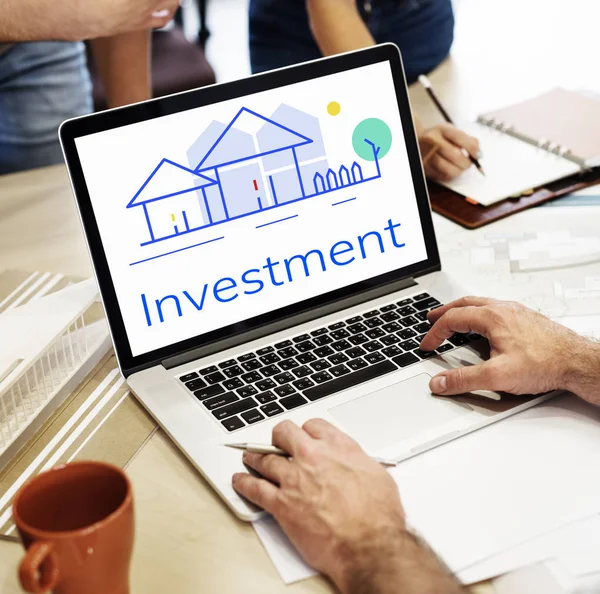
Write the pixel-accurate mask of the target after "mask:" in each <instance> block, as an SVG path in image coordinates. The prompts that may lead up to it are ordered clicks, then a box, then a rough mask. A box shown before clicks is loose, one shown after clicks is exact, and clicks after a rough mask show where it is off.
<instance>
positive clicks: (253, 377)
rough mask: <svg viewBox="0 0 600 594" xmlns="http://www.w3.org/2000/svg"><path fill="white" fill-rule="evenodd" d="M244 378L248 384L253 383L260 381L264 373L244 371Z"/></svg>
mask: <svg viewBox="0 0 600 594" xmlns="http://www.w3.org/2000/svg"><path fill="white" fill-rule="evenodd" d="M242 379H243V380H244V381H245V382H246V383H247V384H253V383H254V382H258V381H260V380H261V379H262V375H261V374H260V373H258V371H251V372H250V373H244V375H242Z"/></svg>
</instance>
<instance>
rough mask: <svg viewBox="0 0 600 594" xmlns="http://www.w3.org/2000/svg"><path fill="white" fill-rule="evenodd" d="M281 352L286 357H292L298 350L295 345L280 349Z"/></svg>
mask: <svg viewBox="0 0 600 594" xmlns="http://www.w3.org/2000/svg"><path fill="white" fill-rule="evenodd" d="M279 354H280V355H281V357H283V358H284V359H289V358H290V357H295V356H296V355H297V354H298V351H297V350H296V349H295V348H294V347H285V348H283V349H281V350H280V351H279Z"/></svg>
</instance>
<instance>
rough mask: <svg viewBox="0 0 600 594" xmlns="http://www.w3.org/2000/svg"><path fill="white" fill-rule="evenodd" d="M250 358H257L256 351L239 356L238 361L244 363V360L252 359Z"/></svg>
mask: <svg viewBox="0 0 600 594" xmlns="http://www.w3.org/2000/svg"><path fill="white" fill-rule="evenodd" d="M250 359H256V354H255V353H246V354H245V355H240V356H239V357H238V361H239V362H240V363H243V362H244V361H250Z"/></svg>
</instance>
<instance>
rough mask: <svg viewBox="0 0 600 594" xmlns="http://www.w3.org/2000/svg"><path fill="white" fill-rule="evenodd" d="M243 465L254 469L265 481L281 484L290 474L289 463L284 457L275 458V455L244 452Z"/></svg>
mask: <svg viewBox="0 0 600 594" xmlns="http://www.w3.org/2000/svg"><path fill="white" fill-rule="evenodd" d="M242 459H243V461H244V464H247V465H248V466H250V468H254V470H256V472H258V473H259V474H261V475H262V476H264V477H265V478H266V479H269V480H270V481H272V482H274V483H277V484H278V485H280V484H281V482H282V481H284V480H285V477H286V476H287V474H288V473H289V472H290V470H291V469H290V461H289V460H288V459H287V458H286V457H285V456H277V455H275V454H268V455H266V456H265V455H263V454H253V453H251V452H244V456H243V458H242Z"/></svg>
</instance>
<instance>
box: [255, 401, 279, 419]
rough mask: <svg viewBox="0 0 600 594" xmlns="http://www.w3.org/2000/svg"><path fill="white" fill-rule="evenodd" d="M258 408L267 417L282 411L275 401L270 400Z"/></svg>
mask: <svg viewBox="0 0 600 594" xmlns="http://www.w3.org/2000/svg"><path fill="white" fill-rule="evenodd" d="M260 410H262V411H263V412H264V413H265V415H267V417H274V416H275V415H278V414H280V413H282V412H283V408H281V406H279V404H277V403H276V402H270V403H269V404H265V406H261V407H260Z"/></svg>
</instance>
